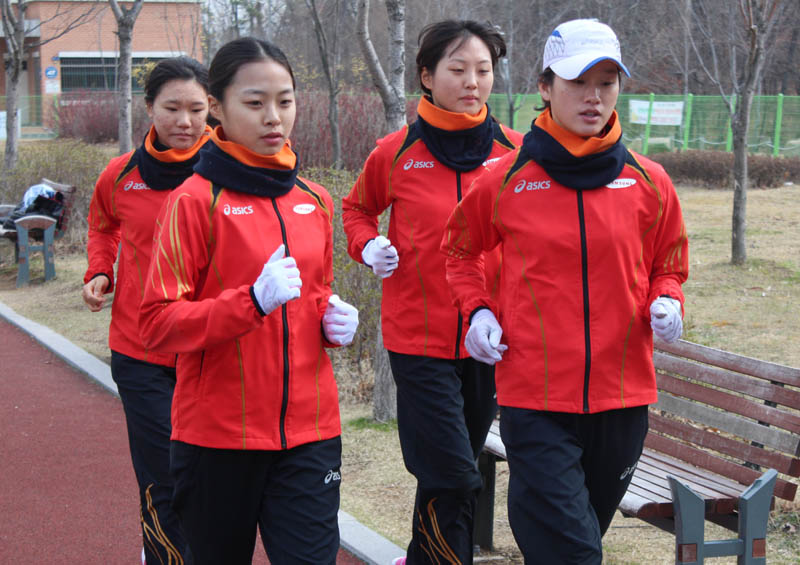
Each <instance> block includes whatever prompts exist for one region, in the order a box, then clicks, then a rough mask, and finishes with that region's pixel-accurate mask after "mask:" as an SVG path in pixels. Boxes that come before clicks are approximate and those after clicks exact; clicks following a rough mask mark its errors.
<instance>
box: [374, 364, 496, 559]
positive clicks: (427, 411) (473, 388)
mask: <svg viewBox="0 0 800 565" xmlns="http://www.w3.org/2000/svg"><path fill="white" fill-rule="evenodd" d="M389 360H390V362H391V365H392V374H393V376H394V380H395V383H397V427H398V432H399V436H400V445H401V447H402V450H403V460H404V462H405V465H406V468H407V469H408V471H409V472H410V473H411V474H412V475H414V476H415V477H416V479H417V494H416V501H415V504H414V515H413V523H412V537H411V543H410V544H409V546H408V554H407V556H408V565H418V564H421V563H448V564H456V563H460V564H466V563H472V528H473V515H474V513H475V504H476V500H477V494H478V492H479V491H480V488H481V484H482V481H481V474H480V472H479V471H478V467H477V465H476V463H475V461H476V459H477V457H478V455H479V454H480V451H481V449H482V447H483V443H484V441H485V440H486V434H487V432H488V431H489V426H490V425H491V423H492V420H493V419H494V417H495V415H496V413H497V402H496V399H495V387H494V368H493V367H491V366H489V365H486V364H484V363H480V362H478V361H475V360H473V359H459V360H450V359H436V358H432V357H422V356H416V355H404V354H400V353H394V352H391V351H390V352H389Z"/></svg>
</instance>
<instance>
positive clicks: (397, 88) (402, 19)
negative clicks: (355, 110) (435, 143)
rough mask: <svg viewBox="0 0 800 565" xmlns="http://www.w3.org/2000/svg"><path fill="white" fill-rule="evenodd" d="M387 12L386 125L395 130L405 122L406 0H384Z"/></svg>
mask: <svg viewBox="0 0 800 565" xmlns="http://www.w3.org/2000/svg"><path fill="white" fill-rule="evenodd" d="M386 11H387V13H388V14H389V88H390V89H391V92H392V97H391V101H390V103H389V104H388V105H387V106H386V125H387V126H388V128H389V131H395V130H398V129H400V128H402V127H403V126H404V125H405V124H406V2H405V0H386Z"/></svg>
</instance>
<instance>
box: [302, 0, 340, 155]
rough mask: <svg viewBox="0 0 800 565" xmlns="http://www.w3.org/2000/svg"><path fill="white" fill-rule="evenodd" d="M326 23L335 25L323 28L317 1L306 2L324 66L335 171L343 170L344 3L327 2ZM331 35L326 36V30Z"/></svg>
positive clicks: (337, 1)
mask: <svg viewBox="0 0 800 565" xmlns="http://www.w3.org/2000/svg"><path fill="white" fill-rule="evenodd" d="M328 4H329V6H328V8H329V9H328V10H327V17H326V18H325V19H326V21H328V22H332V23H329V24H328V25H327V26H325V27H323V25H322V21H321V18H320V9H319V8H318V6H317V1H316V0H306V6H308V10H309V12H311V19H312V21H313V22H314V34H315V35H316V37H317V46H318V47H319V57H320V60H321V62H322V72H323V73H324V74H325V81H326V82H327V86H328V124H329V125H330V128H331V144H332V150H333V151H332V152H333V167H334V168H335V169H341V168H342V138H341V135H340V134H339V92H340V91H341V87H340V85H339V68H340V64H339V57H340V51H339V35H340V34H339V32H340V22H341V18H340V15H341V10H340V8H341V2H340V0H331V1H330V2H328ZM326 27H327V29H328V30H329V32H330V33H326V32H325V30H326Z"/></svg>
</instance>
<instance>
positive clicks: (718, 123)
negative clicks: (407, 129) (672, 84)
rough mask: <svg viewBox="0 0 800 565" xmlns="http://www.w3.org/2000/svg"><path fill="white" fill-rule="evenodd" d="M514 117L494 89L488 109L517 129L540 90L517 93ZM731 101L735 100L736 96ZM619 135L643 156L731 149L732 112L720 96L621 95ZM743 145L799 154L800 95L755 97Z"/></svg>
mask: <svg viewBox="0 0 800 565" xmlns="http://www.w3.org/2000/svg"><path fill="white" fill-rule="evenodd" d="M514 98H515V102H514V105H515V107H516V108H517V111H516V113H515V115H514V120H513V121H512V120H510V119H509V117H508V115H509V112H508V102H507V98H506V96H505V95H501V94H492V96H491V98H490V100H489V104H490V105H491V107H492V112H493V113H494V114H495V115H496V116H497V117H498V119H499V120H500V121H502V122H503V123H506V124H509V125H511V127H513V128H514V129H516V130H517V131H527V129H528V128H529V127H530V123H531V121H532V120H533V118H534V117H535V116H536V115H537V114H538V112H537V111H536V110H535V108H537V107H539V106H541V97H540V96H539V95H538V94H524V95H523V94H518V95H516V96H515V97H514ZM734 102H735V100H734ZM617 111H618V112H619V117H620V120H621V123H622V132H623V134H622V135H623V139H624V141H625V143H626V145H628V146H629V147H631V148H632V149H634V150H637V151H640V152H642V153H644V154H645V155H647V154H649V153H655V152H660V151H681V150H684V149H705V150H715V151H731V149H732V145H733V142H732V135H731V129H730V117H729V113H728V110H727V107H726V106H725V103H724V102H723V100H722V98H721V97H719V96H693V95H691V94H690V95H688V96H686V97H684V96H682V95H666V94H659V95H655V94H650V95H647V94H622V95H620V97H619V101H618V102H617ZM747 144H748V146H749V148H750V152H751V153H762V154H768V155H773V156H776V157H777V156H779V155H783V156H795V157H796V156H800V96H784V95H782V94H779V95H777V96H756V97H755V98H754V99H753V106H752V109H751V113H750V128H749V131H748V136H747Z"/></svg>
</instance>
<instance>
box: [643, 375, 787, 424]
mask: <svg viewBox="0 0 800 565" xmlns="http://www.w3.org/2000/svg"><path fill="white" fill-rule="evenodd" d="M656 380H657V382H658V388H659V389H661V390H665V391H667V392H671V393H672V394H675V395H677V396H685V397H686V398H688V399H690V400H693V401H698V402H703V403H705V404H710V405H712V406H716V407H717V408H722V409H723V410H725V411H727V412H732V413H734V414H739V415H741V416H746V417H748V418H751V419H753V420H757V421H758V422H765V423H767V424H771V425H773V426H775V427H776V428H781V429H783V430H787V431H789V432H792V433H794V434H800V416H796V415H794V414H790V413H788V412H784V411H782V410H779V409H778V408H775V407H772V406H768V405H766V404H763V403H758V402H753V401H752V400H750V399H748V398H745V397H744V396H737V395H734V394H731V393H729V392H723V391H721V390H718V389H714V388H711V387H708V386H704V385H699V384H695V383H693V382H691V381H686V380H683V379H678V378H676V377H673V376H670V375H665V374H663V373H657V374H656Z"/></svg>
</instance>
